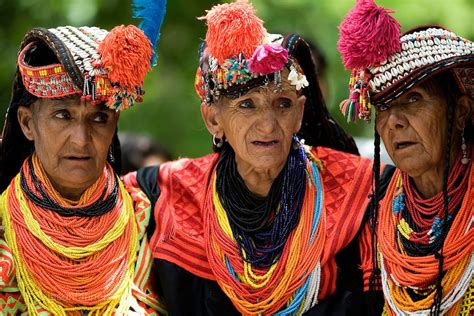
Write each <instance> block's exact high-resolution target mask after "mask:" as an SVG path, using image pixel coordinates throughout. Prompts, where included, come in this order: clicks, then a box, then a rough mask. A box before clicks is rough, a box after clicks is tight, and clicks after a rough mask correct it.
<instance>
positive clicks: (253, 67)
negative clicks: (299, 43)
mask: <svg viewBox="0 0 474 316" xmlns="http://www.w3.org/2000/svg"><path fill="white" fill-rule="evenodd" d="M287 62H288V50H287V49H285V48H283V47H282V46H281V45H280V44H276V43H268V44H263V45H260V46H259V47H257V48H256V49H255V51H254V52H253V55H252V57H251V58H250V59H249V70H250V71H251V72H254V73H259V74H262V75H267V74H271V73H274V72H277V71H280V70H282V69H283V67H285V64H286V63H287Z"/></svg>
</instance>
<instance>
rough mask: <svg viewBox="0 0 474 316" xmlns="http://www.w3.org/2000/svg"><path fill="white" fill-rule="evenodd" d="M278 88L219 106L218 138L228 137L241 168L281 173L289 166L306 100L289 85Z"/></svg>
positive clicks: (254, 92) (262, 89) (256, 91)
mask: <svg viewBox="0 0 474 316" xmlns="http://www.w3.org/2000/svg"><path fill="white" fill-rule="evenodd" d="M286 76H287V75H286V74H285V73H284V74H283V77H286ZM274 88H275V87H274V86H273V85H269V86H268V87H259V88H255V89H253V90H250V91H249V92H248V93H247V94H245V95H243V96H242V97H240V98H238V99H234V100H232V99H228V98H222V99H221V100H220V102H218V104H217V105H216V106H217V107H218V115H217V118H216V120H217V121H218V123H219V130H220V133H219V135H218V136H219V137H220V136H221V135H225V137H226V139H227V141H228V142H229V144H230V145H231V146H232V148H233V149H234V151H235V155H236V162H237V165H238V166H239V167H247V168H251V169H262V170H265V169H270V170H279V169H280V170H281V169H282V168H283V166H284V165H285V162H286V159H287V157H288V154H289V152H290V146H291V145H292V136H293V134H295V133H297V132H298V131H299V129H300V127H301V121H302V118H303V110H304V103H305V100H306V98H305V96H298V94H297V93H296V89H295V87H294V86H292V85H290V84H289V82H287V81H283V90H282V92H274ZM212 106H214V105H212Z"/></svg>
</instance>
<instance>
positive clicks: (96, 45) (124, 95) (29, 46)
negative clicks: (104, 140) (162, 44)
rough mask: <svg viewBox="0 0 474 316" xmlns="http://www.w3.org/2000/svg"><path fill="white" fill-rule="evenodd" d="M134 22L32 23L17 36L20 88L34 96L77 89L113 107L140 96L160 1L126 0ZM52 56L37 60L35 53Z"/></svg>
mask: <svg viewBox="0 0 474 316" xmlns="http://www.w3.org/2000/svg"><path fill="white" fill-rule="evenodd" d="M132 6H133V9H134V10H133V16H134V17H135V18H141V19H142V21H141V23H140V25H139V27H136V26H133V25H128V26H123V25H121V26H117V27H115V28H114V29H112V30H111V31H110V32H108V31H106V30H103V29H100V28H97V27H86V26H83V27H74V26H64V27H57V28H51V29H44V28H34V29H32V30H31V31H30V32H28V33H27V34H26V36H25V39H24V40H23V44H22V47H21V51H20V53H19V56H18V68H19V71H20V74H21V78H22V81H23V84H24V87H25V89H26V90H28V92H30V93H31V94H32V95H34V96H37V97H39V98H61V97H66V96H69V95H74V94H82V96H83V97H84V98H85V99H90V100H93V101H95V102H97V103H100V102H105V103H106V104H107V106H108V107H110V108H112V109H114V110H117V111H119V110H123V109H126V108H128V107H130V106H132V105H134V104H135V103H139V102H141V101H142V98H141V96H142V95H143V90H142V86H143V80H144V78H145V75H146V74H147V73H148V71H149V70H150V68H151V66H152V65H154V64H155V62H156V55H155V48H156V43H157V41H158V39H159V36H160V28H161V24H162V22H163V18H164V14H165V6H166V0H155V1H144V0H136V1H134V2H133V3H132ZM48 50H50V51H52V53H53V54H54V55H55V56H53V58H52V59H51V58H50V60H49V61H51V60H53V62H51V63H47V64H44V63H39V64H38V61H37V59H38V58H37V57H35V56H34V55H35V54H50V53H48V52H47V51H48Z"/></svg>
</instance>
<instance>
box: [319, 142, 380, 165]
mask: <svg viewBox="0 0 474 316" xmlns="http://www.w3.org/2000/svg"><path fill="white" fill-rule="evenodd" d="M311 152H312V153H313V154H314V155H315V156H316V157H318V158H319V159H321V160H323V161H328V162H334V161H340V162H343V163H350V164H360V163H368V164H370V166H372V161H371V160H370V159H368V158H364V157H361V156H359V155H355V154H352V153H347V152H344V151H340V150H337V149H332V148H329V147H322V146H316V147H312V148H311Z"/></svg>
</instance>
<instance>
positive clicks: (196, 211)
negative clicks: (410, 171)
mask: <svg viewBox="0 0 474 316" xmlns="http://www.w3.org/2000/svg"><path fill="white" fill-rule="evenodd" d="M312 152H313V154H314V155H315V156H316V157H317V158H319V159H320V160H321V161H322V164H323V170H322V171H321V176H322V179H323V187H324V198H323V199H324V210H325V212H326V217H327V227H326V234H327V236H326V240H327V242H326V246H325V249H324V250H323V254H322V260H321V291H320V299H324V298H326V297H328V296H329V295H330V294H332V293H333V292H334V291H335V289H336V278H337V266H336V263H335V259H334V256H335V254H336V253H337V252H339V251H340V250H341V249H342V248H344V247H345V246H347V244H348V243H349V242H350V241H351V240H352V239H353V238H354V237H355V235H356V233H357V231H358V230H359V228H360V225H361V222H362V218H363V215H364V211H365V208H366V206H367V203H368V198H367V196H368V194H369V191H370V186H371V168H372V163H371V162H370V161H369V160H367V159H364V158H361V157H358V156H354V155H350V154H346V153H342V152H338V151H335V150H332V149H328V148H323V147H317V148H313V150H312ZM218 157H219V156H218V154H212V155H209V156H205V157H202V158H199V159H181V160H178V161H175V162H169V163H165V164H163V165H162V166H161V169H160V173H159V177H158V183H159V185H160V189H161V195H160V198H159V200H158V203H157V204H156V206H155V211H154V216H155V220H156V231H155V233H154V234H153V237H152V239H151V242H150V243H151V246H152V251H153V256H154V257H155V258H158V259H162V260H166V261H169V262H171V263H174V264H176V265H178V266H180V267H182V268H184V269H186V270H187V271H189V272H191V273H193V274H195V275H197V276H199V277H202V278H206V279H209V280H215V277H214V275H213V274H212V271H211V268H210V267H209V264H208V261H207V255H206V251H205V245H204V236H203V234H204V232H203V225H205V223H204V222H203V218H202V205H203V203H204V201H203V199H204V194H205V192H206V190H207V186H208V185H210V183H209V180H210V175H211V173H212V171H213V170H214V168H215V166H216V163H217V161H218Z"/></svg>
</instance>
